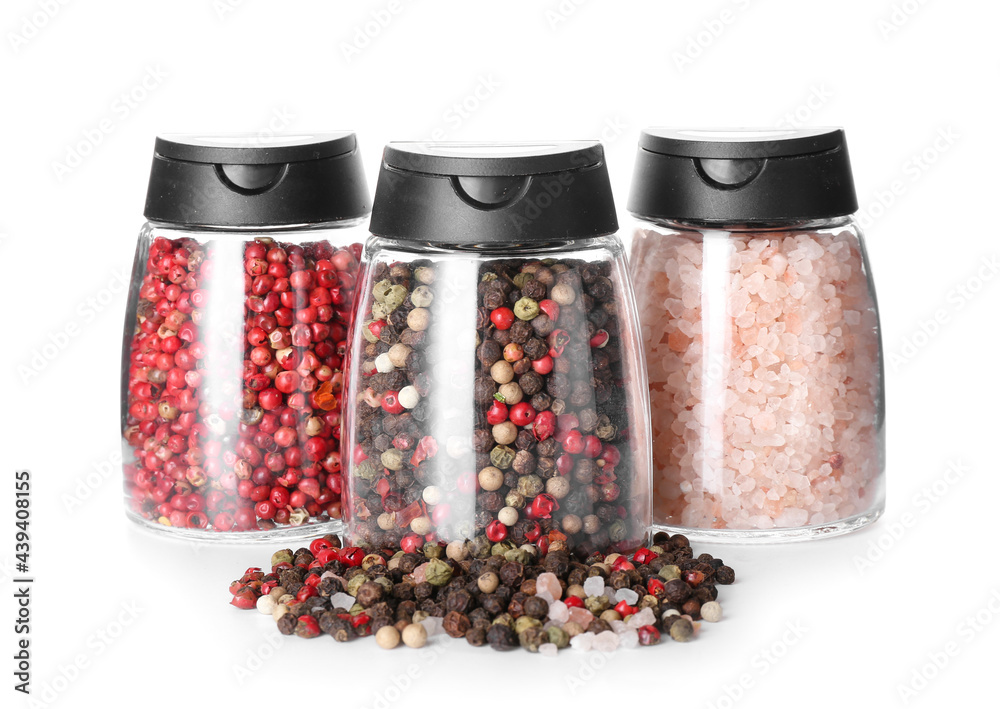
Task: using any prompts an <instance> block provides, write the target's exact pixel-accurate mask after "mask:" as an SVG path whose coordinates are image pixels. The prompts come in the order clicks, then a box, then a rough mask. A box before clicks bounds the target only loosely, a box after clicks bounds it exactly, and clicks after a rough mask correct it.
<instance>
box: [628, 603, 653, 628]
mask: <svg viewBox="0 0 1000 709" xmlns="http://www.w3.org/2000/svg"><path fill="white" fill-rule="evenodd" d="M655 622H656V614H655V613H653V610H652V609H651V608H643V609H642V610H641V611H639V612H638V613H634V614H633V615H632V617H631V618H629V619H628V627H630V628H633V629H635V630H638V629H639V628H641V627H643V626H644V625H653V624H654V623H655Z"/></svg>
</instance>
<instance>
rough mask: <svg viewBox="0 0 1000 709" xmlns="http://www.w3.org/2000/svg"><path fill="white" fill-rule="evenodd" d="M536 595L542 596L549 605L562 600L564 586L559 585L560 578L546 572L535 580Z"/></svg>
mask: <svg viewBox="0 0 1000 709" xmlns="http://www.w3.org/2000/svg"><path fill="white" fill-rule="evenodd" d="M535 589H536V590H535V593H537V594H538V595H540V596H542V594H545V596H543V598H545V600H547V601H548V602H549V603H552V601H558V600H559V599H560V598H562V585H561V584H560V583H559V577H558V576H556V575H555V574H553V573H550V572H548V571H545V572H543V573H541V574H539V575H538V578H537V579H535Z"/></svg>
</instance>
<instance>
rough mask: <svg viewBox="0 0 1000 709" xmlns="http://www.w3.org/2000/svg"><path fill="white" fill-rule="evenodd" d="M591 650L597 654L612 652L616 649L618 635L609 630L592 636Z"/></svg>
mask: <svg viewBox="0 0 1000 709" xmlns="http://www.w3.org/2000/svg"><path fill="white" fill-rule="evenodd" d="M593 649H594V650H596V651H597V652H614V651H615V650H617V649H618V635H617V634H616V633H614V632H612V631H610V630H605V631H604V632H603V633H598V634H597V635H595V636H594V644H593Z"/></svg>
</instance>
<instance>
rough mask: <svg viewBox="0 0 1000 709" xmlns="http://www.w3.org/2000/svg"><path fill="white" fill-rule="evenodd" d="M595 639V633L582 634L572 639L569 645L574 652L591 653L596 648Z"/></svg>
mask: <svg viewBox="0 0 1000 709" xmlns="http://www.w3.org/2000/svg"><path fill="white" fill-rule="evenodd" d="M595 637H596V636H595V635H594V634H593V633H580V634H579V635H574V636H573V637H572V638H570V639H569V644H570V647H572V648H573V649H574V650H582V651H583V652H590V651H591V650H592V649H593V648H594V638H595Z"/></svg>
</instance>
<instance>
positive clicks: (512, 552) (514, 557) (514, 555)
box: [503, 547, 532, 564]
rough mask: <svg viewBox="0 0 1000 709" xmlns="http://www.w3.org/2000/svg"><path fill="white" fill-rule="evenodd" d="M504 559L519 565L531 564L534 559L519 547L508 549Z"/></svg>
mask: <svg viewBox="0 0 1000 709" xmlns="http://www.w3.org/2000/svg"><path fill="white" fill-rule="evenodd" d="M503 558H504V559H506V560H507V561H516V562H517V563H519V564H530V563H531V558H532V557H531V554H529V553H528V552H527V551H525V550H524V549H521V548H520V547H518V548H517V549H508V550H507V551H506V552H505V553H504V555H503Z"/></svg>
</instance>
